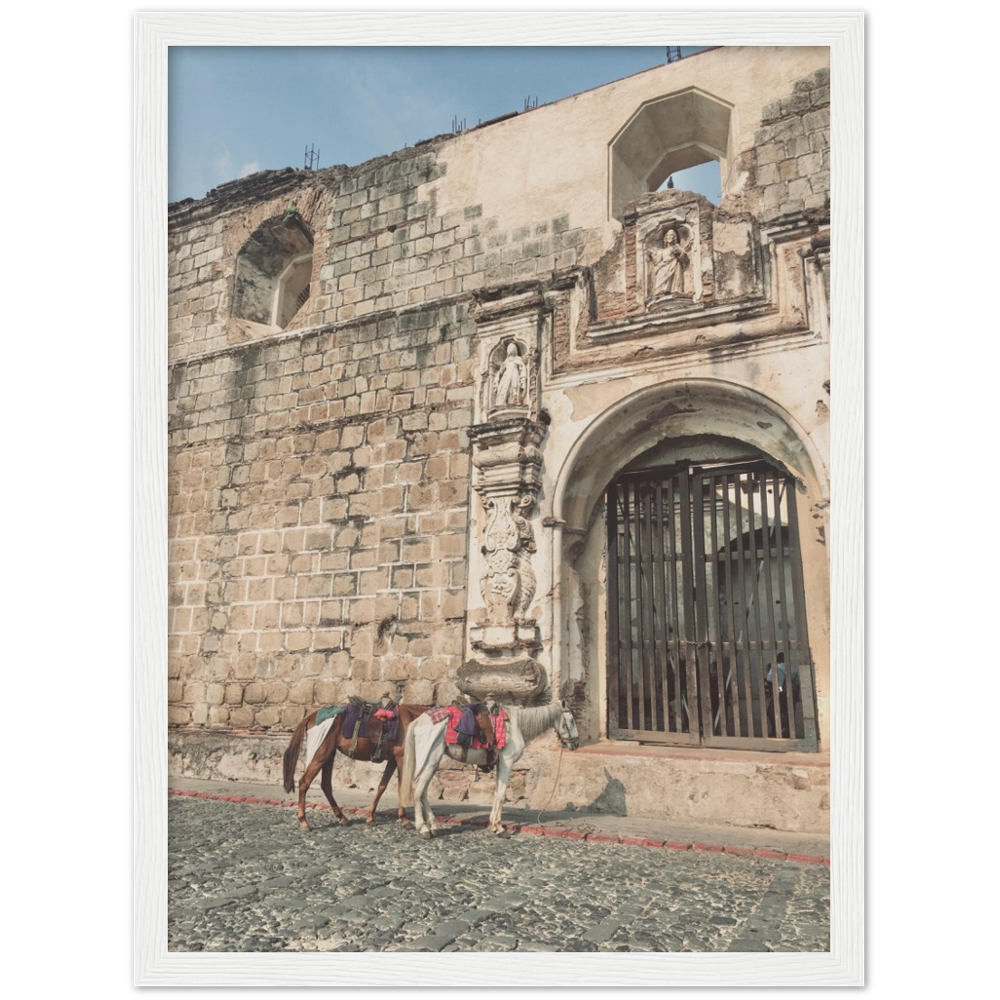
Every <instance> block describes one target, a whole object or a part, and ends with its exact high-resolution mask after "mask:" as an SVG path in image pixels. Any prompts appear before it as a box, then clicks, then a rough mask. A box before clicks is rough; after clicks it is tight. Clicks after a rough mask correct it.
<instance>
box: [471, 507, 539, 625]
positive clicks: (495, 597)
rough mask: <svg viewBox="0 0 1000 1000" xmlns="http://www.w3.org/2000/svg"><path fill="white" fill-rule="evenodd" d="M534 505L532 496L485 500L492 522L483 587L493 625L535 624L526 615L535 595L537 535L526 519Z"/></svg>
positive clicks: (486, 544) (486, 536)
mask: <svg viewBox="0 0 1000 1000" xmlns="http://www.w3.org/2000/svg"><path fill="white" fill-rule="evenodd" d="M534 505H535V500H534V497H531V496H518V497H488V498H487V499H486V501H485V506H486V509H487V510H489V512H490V520H489V523H488V524H487V526H486V531H485V532H484V544H483V549H482V551H483V555H484V556H485V557H486V572H485V573H484V574H483V575H482V577H481V578H480V580H479V586H480V588H481V590H482V592H483V599H484V600H485V601H486V620H487V622H488V623H489V624H490V625H491V626H497V625H500V626H510V625H515V624H520V625H534V622H533V621H531V620H529V619H528V618H527V614H526V612H527V610H528V605H530V604H531V599H532V597H534V596H535V573H534V570H533V569H532V568H531V553H532V552H534V551H535V535H534V532H533V531H532V530H531V524H530V523H529V521H528V519H527V518H526V517H525V516H524V513H525V512H526V511H530V510H531V508H532V507H534Z"/></svg>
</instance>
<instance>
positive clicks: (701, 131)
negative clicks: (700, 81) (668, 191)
mask: <svg viewBox="0 0 1000 1000" xmlns="http://www.w3.org/2000/svg"><path fill="white" fill-rule="evenodd" d="M731 126H732V112H731V108H730V106H729V105H728V104H726V103H724V102H723V101H720V100H719V99H718V98H715V97H710V96H709V95H708V94H705V93H702V92H701V91H700V90H694V89H692V90H687V91H684V92H683V93H680V94H673V95H671V96H669V97H660V98H657V99H656V100H653V101H647V102H646V103H645V104H643V105H642V107H640V108H639V110H638V111H636V113H635V114H634V115H633V116H632V117H631V118H630V119H629V121H628V122H627V123H626V124H625V126H624V127H623V128H622V129H621V131H620V132H619V133H618V134H617V135H616V136H615V137H614V139H612V140H611V145H610V171H611V185H610V204H609V212H610V214H611V216H612V218H615V219H618V220H619V221H621V218H622V215H623V214H624V211H625V206H626V205H627V204H628V203H629V202H630V201H634V200H635V199H636V198H638V197H640V196H641V195H644V194H648V193H649V192H650V191H656V190H658V189H659V187H660V185H661V184H663V182H664V181H665V180H666V179H667V178H668V177H669V176H670V175H671V174H676V173H679V172H680V171H682V170H686V169H687V168H688V167H694V166H697V165H698V164H701V163H708V162H709V161H711V160H717V161H718V162H719V164H720V167H721V171H722V176H723V181H724V179H725V176H726V174H727V171H728V164H727V157H728V156H729V149H730V129H731Z"/></svg>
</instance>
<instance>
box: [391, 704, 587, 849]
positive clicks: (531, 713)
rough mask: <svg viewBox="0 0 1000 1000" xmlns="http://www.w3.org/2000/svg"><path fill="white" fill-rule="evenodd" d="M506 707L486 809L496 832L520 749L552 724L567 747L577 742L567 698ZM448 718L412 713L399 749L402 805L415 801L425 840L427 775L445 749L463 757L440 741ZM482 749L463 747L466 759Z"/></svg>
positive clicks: (429, 815) (429, 819)
mask: <svg viewBox="0 0 1000 1000" xmlns="http://www.w3.org/2000/svg"><path fill="white" fill-rule="evenodd" d="M504 710H505V711H506V713H507V742H506V744H505V745H504V748H503V749H502V750H500V751H499V754H498V759H497V789H496V793H495V794H494V796H493V808H492V809H491V810H490V822H489V828H490V829H491V830H492V831H493V832H494V833H503V832H504V827H503V824H502V823H501V822H500V815H501V813H502V811H503V799H504V793H505V792H506V791H507V783H508V782H509V781H510V774H511V769H512V768H513V766H514V764H515V763H516V762H517V761H518V760H519V759H520V757H521V754H523V753H524V748H525V747H526V746H527V744H528V743H530V742H531V740H533V739H534V738H535V737H536V736H540V735H541V734H542V733H544V732H546V731H547V730H549V729H552V728H553V727H555V730H556V735H557V736H558V737H559V742H560V743H562V745H563V746H564V747H568V748H569V749H570V750H575V749H576V748H577V747H578V746H579V745H580V734H579V732H578V731H577V728H576V720H575V719H574V718H573V713H572V712H571V711H570V710H569V708H568V706H567V705H566V702H561V703H560V702H555V701H554V702H552V704H550V705H540V706H538V707H536V708H514V707H510V708H505V709H504ZM447 727H448V720H447V719H444V720H442V721H441V722H432V721H431V718H430V716H429V715H426V714H425V715H421V716H420V717H419V718H417V719H414V721H413V722H412V723H410V725H409V727H408V728H407V730H406V742H405V745H404V749H403V780H402V785H401V788H400V799H401V801H402V803H403V804H404V805H409V804H410V803H411V802H412V804H413V821H414V824H415V825H416V827H417V830H418V831H419V832H420V836H421V837H423V838H424V839H425V840H428V839H430V838H431V837H433V836H434V831H435V828H436V827H435V819H434V813H433V812H432V811H431V806H430V802H429V800H428V798H427V789H428V787H429V786H430V783H431V778H433V777H434V775H435V774H436V773H437V769H438V766H439V765H440V763H441V759H442V758H443V757H444V755H445V754H446V753H447V754H448V756H449V757H452V758H453V759H455V760H462V753H463V751H462V748H461V747H456V746H449V745H447V744H446V743H445V742H444V736H445V730H446V729H447ZM485 762H486V751H485V750H467V751H465V760H464V763H467V764H484V763H485Z"/></svg>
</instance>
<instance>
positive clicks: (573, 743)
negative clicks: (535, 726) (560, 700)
mask: <svg viewBox="0 0 1000 1000" xmlns="http://www.w3.org/2000/svg"><path fill="white" fill-rule="evenodd" d="M567 716H569V719H570V720H571V721H572V723H573V726H572V728H571V727H570V723H569V722H567V721H566V719H567ZM561 721H562V723H563V724H564V725H560V726H557V727H556V736H558V737H559V742H560V744H561V745H562V746H563V747H564V748H565V749H567V750H576V749H577V748H578V747H579V746H580V734H579V733H577V734H576V736H570V735H569V734H570V733H572V731H573V729H575V728H576V720H575V719H573V716H572V714H571V713H570V712H568V711H566V712H564V713H563V716H562V720H561ZM564 728H565V730H566V735H565V736H563V729H564Z"/></svg>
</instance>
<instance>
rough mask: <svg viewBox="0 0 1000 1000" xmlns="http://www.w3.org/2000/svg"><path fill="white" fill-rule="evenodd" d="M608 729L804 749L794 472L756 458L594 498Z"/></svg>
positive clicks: (810, 702) (808, 729) (804, 644)
mask: <svg viewBox="0 0 1000 1000" xmlns="http://www.w3.org/2000/svg"><path fill="white" fill-rule="evenodd" d="M607 519H608V706H609V720H608V722H609V735H610V736H611V737H612V738H616V739H632V740H641V741H643V742H650V743H671V744H682V745H700V746H729V747H740V748H744V749H755V750H815V749H817V745H818V740H817V730H816V709H815V694H814V680H813V670H812V662H811V659H810V654H809V641H808V636H807V633H806V615H805V600H804V595H803V590H804V588H803V581H802V562H801V557H800V545H799V537H798V521H797V518H796V509H795V480H794V479H793V478H792V477H791V476H789V475H787V474H786V473H784V472H781V471H779V470H777V469H775V468H773V467H772V466H770V465H769V464H767V463H765V462H744V463H739V464H734V465H717V466H707V465H697V466H692V465H685V466H683V467H678V468H673V469H669V470H654V471H651V472H636V473H628V474H625V475H622V476H620V477H619V478H618V479H616V480H615V481H614V482H613V483H612V484H611V485H610V486H609V487H608V493H607Z"/></svg>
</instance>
